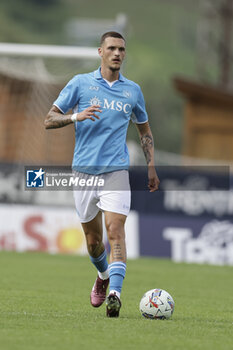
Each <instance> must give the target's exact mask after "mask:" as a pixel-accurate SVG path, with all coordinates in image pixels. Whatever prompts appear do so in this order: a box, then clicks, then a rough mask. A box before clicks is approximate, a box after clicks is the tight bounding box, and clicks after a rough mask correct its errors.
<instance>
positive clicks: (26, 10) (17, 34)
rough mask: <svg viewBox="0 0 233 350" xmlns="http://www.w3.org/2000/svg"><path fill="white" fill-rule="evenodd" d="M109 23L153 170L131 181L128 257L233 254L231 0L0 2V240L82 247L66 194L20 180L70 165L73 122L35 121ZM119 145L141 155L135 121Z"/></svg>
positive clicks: (87, 62)
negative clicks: (156, 187)
mask: <svg viewBox="0 0 233 350" xmlns="http://www.w3.org/2000/svg"><path fill="white" fill-rule="evenodd" d="M108 30H117V31H119V32H121V33H122V34H123V35H124V36H125V38H126V41H127V58H126V61H125V64H124V66H123V74H124V75H126V77H127V78H129V79H131V80H133V81H135V82H137V83H138V84H139V85H140V86H141V88H142V91H143V93H144V97H145V101H146V107H147V111H148V114H149V118H150V119H149V120H150V125H151V129H152V132H153V135H154V139H155V146H156V164H157V166H158V167H159V168H158V173H159V176H160V178H161V191H160V192H158V193H156V194H154V195H151V194H148V193H147V192H146V191H133V192H132V213H131V215H130V217H129V219H128V222H127V232H128V241H129V244H128V247H129V248H128V249H129V250H130V251H129V252H128V254H129V257H138V256H143V255H147V256H148V255H149V256H161V257H171V258H172V259H173V260H175V261H187V262H199V263H200V262H203V263H213V264H231V265H232V264H233V220H232V215H233V205H232V203H233V194H232V191H231V190H230V187H231V182H232V175H231V174H232V171H231V169H232V163H233V69H232V62H233V60H232V55H233V49H232V44H233V1H232V0H212V1H210V0H199V1H196V2H193V1H191V0H145V1H144V2H143V3H142V2H141V1H139V0H127V1H125V0H124V1H123V0H118V1H117V2H109V1H106V0H99V1H98V2H97V1H94V0H88V1H83V0H76V1H75V0H66V1H65V0H40V1H39V0H21V1H20V2H14V3H12V2H10V1H6V0H2V1H1V4H0V42H1V43H0V92H1V93H0V167H1V168H0V201H1V204H0V220H1V227H0V249H2V250H18V251H25V250H26V251H27V250H35V251H38V250H42V251H49V252H66V253H79V254H85V253H86V250H85V243H84V239H83V235H82V232H81V227H80V223H79V222H78V218H77V217H76V214H75V210H74V203H73V198H72V193H71V192H70V191H69V192H68V191H56V192H55V191H54V192H52V193H51V192H49V191H36V190H35V191H25V175H24V166H25V165H27V166H29V165H31V166H32V167H33V166H34V167H35V169H39V167H41V166H42V167H43V166H45V165H70V164H71V161H72V156H73V147H74V132H73V126H68V127H66V128H63V129H59V130H56V131H54V130H49V131H45V129H44V125H43V121H44V118H45V116H46V114H47V112H48V110H49V109H50V107H51V105H52V103H53V101H54V100H55V99H56V96H57V94H58V93H59V91H60V90H61V88H62V87H63V86H64V85H65V84H66V83H67V81H68V80H69V79H70V78H71V77H72V76H73V75H75V74H78V73H83V72H87V71H91V70H94V69H96V68H97V67H98V66H99V62H100V61H99V58H98V55H97V49H96V48H97V47H98V45H99V38H100V36H101V34H102V33H104V32H106V31H108ZM128 146H129V151H130V155H131V165H133V166H141V165H144V164H145V160H144V157H143V154H142V151H141V148H140V146H139V140H138V135H137V132H136V129H135V127H134V125H133V124H130V126H129V132H128ZM194 166H198V167H206V166H209V167H210V168H209V169H208V170H207V169H206V168H205V169H204V170H203V169H202V171H201V173H200V168H199V169H198V173H197V172H196V169H194V168H193V167H194ZM210 170H211V171H210ZM133 176H134V177H133V181H136V182H140V181H143V180H142V178H141V174H138V173H137V172H134V173H133ZM213 179H214V180H213ZM226 183H227V186H225V184H226ZM222 184H224V185H222ZM132 241H134V242H136V243H134V245H133V246H132ZM151 242H153V244H151Z"/></svg>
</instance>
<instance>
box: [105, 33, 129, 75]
mask: <svg viewBox="0 0 233 350" xmlns="http://www.w3.org/2000/svg"><path fill="white" fill-rule="evenodd" d="M99 55H100V57H101V59H102V64H103V65H104V66H105V67H106V68H109V69H111V70H113V71H117V70H120V67H121V64H122V62H123V60H124V58H125V41H124V40H123V39H120V38H112V37H108V38H106V39H105V40H104V42H103V44H102V46H101V47H100V48H99Z"/></svg>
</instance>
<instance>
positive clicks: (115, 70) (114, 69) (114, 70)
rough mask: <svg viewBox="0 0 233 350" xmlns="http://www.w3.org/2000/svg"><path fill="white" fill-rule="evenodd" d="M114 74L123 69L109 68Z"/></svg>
mask: <svg viewBox="0 0 233 350" xmlns="http://www.w3.org/2000/svg"><path fill="white" fill-rule="evenodd" d="M109 68H110V70H111V71H112V72H117V71H119V70H120V68H121V67H109Z"/></svg>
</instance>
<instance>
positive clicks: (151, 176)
mask: <svg viewBox="0 0 233 350" xmlns="http://www.w3.org/2000/svg"><path fill="white" fill-rule="evenodd" d="M135 125H136V127H137V130H138V133H139V137H140V141H141V146H142V149H143V152H144V155H145V158H146V162H147V166H148V187H149V189H150V192H154V191H156V190H158V188H159V183H160V181H159V178H158V175H157V172H156V170H155V159H154V140H153V135H152V132H151V128H150V125H149V123H148V122H146V123H143V124H135Z"/></svg>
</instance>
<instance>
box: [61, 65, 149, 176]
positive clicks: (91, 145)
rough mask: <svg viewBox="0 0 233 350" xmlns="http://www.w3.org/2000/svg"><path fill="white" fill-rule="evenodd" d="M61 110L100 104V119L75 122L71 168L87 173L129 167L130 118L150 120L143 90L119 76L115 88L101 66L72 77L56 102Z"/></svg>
mask: <svg viewBox="0 0 233 350" xmlns="http://www.w3.org/2000/svg"><path fill="white" fill-rule="evenodd" d="M54 105H55V106H57V107H58V108H59V109H60V110H61V112H63V113H67V112H68V111H69V110H70V109H72V110H73V113H77V112H82V111H83V110H84V109H86V108H88V107H90V106H91V105H100V109H101V110H102V113H97V112H95V113H96V114H97V115H99V116H100V119H95V121H94V122H93V121H92V120H90V119H86V120H84V121H82V122H76V123H75V148H74V157H73V163H72V167H73V169H74V170H76V171H81V172H84V173H87V174H93V175H94V174H95V175H97V174H101V173H105V172H111V171H116V170H123V169H128V167H129V153H128V149H127V145H126V135H127V130H128V125H129V121H130V119H132V121H133V122H135V123H137V124H142V123H145V122H147V120H148V116H147V113H146V110H145V102H144V98H143V94H142V91H141V89H140V87H139V85H137V84H136V83H134V82H133V81H130V80H128V79H126V78H125V77H123V75H122V74H120V75H119V80H117V81H116V82H115V83H114V84H113V85H112V87H110V86H109V85H108V83H107V82H106V81H105V80H104V79H103V78H102V75H101V72H100V68H99V69H98V70H96V71H94V72H91V73H88V74H79V75H76V76H75V77H74V78H73V79H71V80H70V81H69V82H68V84H67V85H66V86H65V87H64V89H63V90H62V91H61V93H60V95H59V96H58V98H57V100H56V101H55V102H54ZM132 113H133V115H132Z"/></svg>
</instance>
